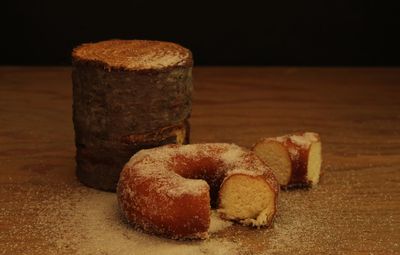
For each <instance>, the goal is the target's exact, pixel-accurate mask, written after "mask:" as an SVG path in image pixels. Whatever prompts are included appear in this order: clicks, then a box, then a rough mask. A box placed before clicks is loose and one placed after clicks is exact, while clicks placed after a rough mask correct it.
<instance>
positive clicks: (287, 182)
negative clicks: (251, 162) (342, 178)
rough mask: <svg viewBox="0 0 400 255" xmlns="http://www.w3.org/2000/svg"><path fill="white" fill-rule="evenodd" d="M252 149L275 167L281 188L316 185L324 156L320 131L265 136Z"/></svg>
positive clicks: (274, 170) (273, 168)
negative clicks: (322, 154) (271, 136)
mask: <svg viewBox="0 0 400 255" xmlns="http://www.w3.org/2000/svg"><path fill="white" fill-rule="evenodd" d="M253 151H254V152H255V153H256V155H257V156H258V157H259V158H260V159H261V160H263V161H264V162H265V163H266V164H267V165H269V166H270V167H271V168H272V170H273V172H274V174H275V177H276V178H277V180H278V182H279V184H280V185H281V187H282V188H290V187H304V186H313V185H316V184H317V183H318V182H319V178H320V174H321V162H322V156H321V140H320V136H319V134H317V133H313V132H304V133H296V134H290V135H284V136H279V137H273V138H263V139H261V140H260V141H259V142H258V143H256V144H255V145H254V146H253Z"/></svg>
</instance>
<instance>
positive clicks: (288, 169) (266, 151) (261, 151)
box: [253, 140, 292, 186]
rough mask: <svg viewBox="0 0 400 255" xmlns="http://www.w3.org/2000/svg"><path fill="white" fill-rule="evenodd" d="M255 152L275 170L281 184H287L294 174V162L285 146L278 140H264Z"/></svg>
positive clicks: (254, 149) (255, 148) (256, 147)
mask: <svg viewBox="0 0 400 255" xmlns="http://www.w3.org/2000/svg"><path fill="white" fill-rule="evenodd" d="M253 151H254V153H255V154H256V155H257V156H258V157H259V158H260V159H261V160H262V161H264V162H265V163H266V164H267V165H268V166H269V167H270V168H271V169H272V171H273V173H274V175H275V177H276V179H277V180H278V183H279V184H280V185H283V186H285V185H287V184H288V183H289V180H290V176H291V174H292V163H291V160H290V156H289V152H288V150H287V149H286V147H285V146H283V145H282V144H281V143H279V142H277V141H272V140H271V141H264V142H261V143H258V144H257V145H256V146H255V147H254V148H253Z"/></svg>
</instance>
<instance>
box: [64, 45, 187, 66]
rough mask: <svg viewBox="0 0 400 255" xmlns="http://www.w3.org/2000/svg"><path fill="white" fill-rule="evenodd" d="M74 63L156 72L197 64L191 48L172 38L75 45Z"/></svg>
mask: <svg viewBox="0 0 400 255" xmlns="http://www.w3.org/2000/svg"><path fill="white" fill-rule="evenodd" d="M72 61H73V64H74V65H77V64H90V65H95V66H101V67H103V68H104V69H106V70H114V71H135V72H154V71H158V72H160V71H168V70H170V69H171V68H175V67H191V66H193V58H192V53H191V51H190V50H188V49H186V48H184V47H182V46H180V45H178V44H175V43H171V42H161V41H147V40H108V41H101V42H97V43H86V44H82V45H80V46H78V47H76V48H74V50H73V52H72Z"/></svg>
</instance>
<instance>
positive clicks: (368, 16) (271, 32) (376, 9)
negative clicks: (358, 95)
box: [0, 0, 400, 66]
mask: <svg viewBox="0 0 400 255" xmlns="http://www.w3.org/2000/svg"><path fill="white" fill-rule="evenodd" d="M393 2H395V1H392V3H393ZM1 5H2V8H1V9H2V13H3V14H2V15H1V19H2V20H1V22H2V26H3V29H2V32H1V38H2V39H1V48H2V57H1V60H0V64H2V65H69V64H70V52H71V50H72V48H73V47H74V46H77V45H79V44H81V43H83V42H95V41H99V40H105V39H110V38H122V39H134V38H135V39H155V40H165V41H173V42H177V43H180V44H182V45H183V46H185V47H187V48H190V49H191V50H192V51H193V54H194V57H195V64H196V65H300V66H338V65H339V66H395V65H399V64H400V51H399V47H400V40H399V39H398V38H397V37H398V34H399V33H400V22H399V21H400V19H399V16H400V12H399V8H396V7H395V6H391V5H389V4H387V3H385V1H380V2H379V1H368V0H365V1H354V0H348V1H321V0H319V1H262V2H261V1H260V2H258V3H257V2H251V1H243V0H242V1H238V2H235V1H214V2H212V1H182V2H177V1H159V2H157V1H154V0H153V1H135V0H131V1H128V0H127V1H106V2H104V3H103V2H101V1H97V2H95V1H83V0H82V1H66V0H61V1H57V0H53V1H50V0H46V1H19V0H17V1H6V2H5V3H2V4H1Z"/></svg>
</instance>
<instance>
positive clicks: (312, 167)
mask: <svg viewBox="0 0 400 255" xmlns="http://www.w3.org/2000/svg"><path fill="white" fill-rule="evenodd" d="M321 147H322V146H321V143H320V142H316V143H312V144H311V147H310V151H309V153H308V161H307V180H309V181H310V182H311V185H315V184H317V183H318V182H319V176H320V172H321V161H322V157H321V150H322V148H321Z"/></svg>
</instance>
